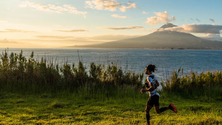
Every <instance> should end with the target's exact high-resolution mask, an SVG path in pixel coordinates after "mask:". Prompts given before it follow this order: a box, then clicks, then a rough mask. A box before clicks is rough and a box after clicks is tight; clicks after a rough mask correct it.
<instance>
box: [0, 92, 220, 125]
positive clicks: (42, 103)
mask: <svg viewBox="0 0 222 125" xmlns="http://www.w3.org/2000/svg"><path fill="white" fill-rule="evenodd" d="M138 94H139V92H138ZM147 98H148V95H147V94H144V95H142V94H140V96H139V97H138V98H130V97H124V98H109V99H105V100H101V99H96V98H95V99H84V98H80V96H79V95H76V94H74V93H57V94H40V95H30V94H29V95H20V94H9V93H8V94H6V93H4V94H1V95H0V124H73V125H78V124H80V125H81V124H101V125H104V124H112V125H115V124H145V123H146V120H145V112H144V109H145V106H146V101H147ZM218 99H222V98H216V99H210V100H209V99H208V98H197V97H194V98H191V99H186V98H182V97H181V96H177V95H173V94H169V93H168V94H164V93H162V94H161V97H160V107H164V106H168V104H169V103H171V102H172V103H173V104H174V105H175V106H176V107H177V109H178V113H177V114H175V113H174V112H172V111H170V110H169V111H166V112H164V113H162V114H157V113H156V112H155V111H154V109H152V110H151V113H150V114H151V123H153V124H175V125H177V124H201V125H202V124H222V101H221V100H218Z"/></svg>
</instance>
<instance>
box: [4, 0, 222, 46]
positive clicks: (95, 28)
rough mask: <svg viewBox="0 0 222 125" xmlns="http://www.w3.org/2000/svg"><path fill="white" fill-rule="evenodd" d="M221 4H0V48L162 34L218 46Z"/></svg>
mask: <svg viewBox="0 0 222 125" xmlns="http://www.w3.org/2000/svg"><path fill="white" fill-rule="evenodd" d="M221 5H222V1H221V0H214V1H209V0H202V1H197V0H135V1H129V0H0V47H62V46H74V45H86V44H96V43H103V42H109V41H114V40H120V39H126V38H133V37H138V36H142V35H147V34H149V33H152V32H154V31H155V30H157V29H158V28H159V27H161V26H162V25H164V24H165V23H173V24H174V25H177V26H178V27H175V28H167V29H163V30H170V31H178V32H186V33H192V34H194V35H197V36H199V37H205V38H209V39H213V40H221V41H222V38H221V37H222V16H220V15H221V14H220V13H221V12H222V9H221Z"/></svg>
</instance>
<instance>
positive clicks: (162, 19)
mask: <svg viewBox="0 0 222 125" xmlns="http://www.w3.org/2000/svg"><path fill="white" fill-rule="evenodd" d="M154 14H156V16H154V17H148V18H147V21H146V23H147V24H150V25H157V23H169V22H171V21H173V20H175V19H176V17H175V16H172V17H171V18H169V17H168V12H167V11H165V12H163V13H161V12H154Z"/></svg>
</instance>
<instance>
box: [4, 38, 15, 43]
mask: <svg viewBox="0 0 222 125" xmlns="http://www.w3.org/2000/svg"><path fill="white" fill-rule="evenodd" d="M0 43H17V42H16V41H11V40H8V39H6V38H5V39H3V40H0Z"/></svg>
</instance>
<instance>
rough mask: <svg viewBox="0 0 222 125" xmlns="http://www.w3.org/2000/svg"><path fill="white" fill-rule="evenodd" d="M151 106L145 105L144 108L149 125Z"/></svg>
mask: <svg viewBox="0 0 222 125" xmlns="http://www.w3.org/2000/svg"><path fill="white" fill-rule="evenodd" d="M152 107H153V106H150V105H147V106H146V110H145V111H146V121H147V124H148V125H150V109H152Z"/></svg>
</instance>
